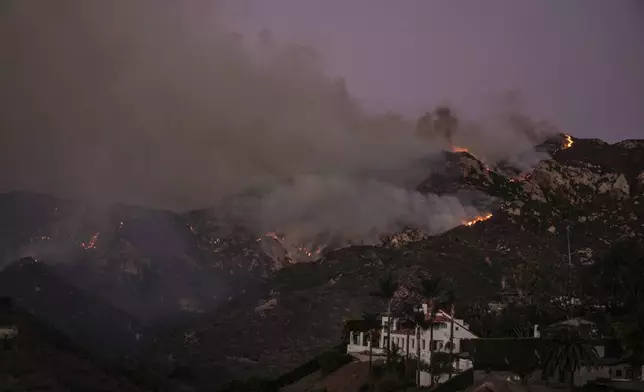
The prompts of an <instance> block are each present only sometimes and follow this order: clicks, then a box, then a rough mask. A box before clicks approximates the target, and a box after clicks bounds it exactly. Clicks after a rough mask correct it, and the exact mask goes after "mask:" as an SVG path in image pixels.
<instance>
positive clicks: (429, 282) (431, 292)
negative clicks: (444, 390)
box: [418, 276, 442, 380]
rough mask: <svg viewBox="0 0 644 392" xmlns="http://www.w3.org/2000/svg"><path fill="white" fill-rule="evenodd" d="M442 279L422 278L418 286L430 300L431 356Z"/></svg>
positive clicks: (427, 299)
mask: <svg viewBox="0 0 644 392" xmlns="http://www.w3.org/2000/svg"><path fill="white" fill-rule="evenodd" d="M441 281H442V278H441V277H440V276H436V277H431V278H424V277H423V278H420V283H419V285H418V286H419V287H418V294H420V295H421V296H422V297H423V298H425V300H426V301H427V302H429V309H428V311H429V320H430V322H429V325H428V328H429V352H430V357H431V355H433V352H434V349H433V346H434V319H435V318H436V314H437V313H438V306H437V305H438V304H437V302H436V298H437V297H438V296H439V295H440V294H441V288H440V286H441ZM430 379H431V380H434V377H433V376H431V377H430Z"/></svg>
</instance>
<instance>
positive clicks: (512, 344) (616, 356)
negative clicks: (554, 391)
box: [466, 337, 641, 387]
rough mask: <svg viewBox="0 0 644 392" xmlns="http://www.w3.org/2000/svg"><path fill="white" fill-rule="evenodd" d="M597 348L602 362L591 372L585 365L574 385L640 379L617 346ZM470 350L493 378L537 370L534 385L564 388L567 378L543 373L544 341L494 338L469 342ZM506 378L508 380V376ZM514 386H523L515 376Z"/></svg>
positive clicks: (597, 342) (601, 342)
mask: <svg viewBox="0 0 644 392" xmlns="http://www.w3.org/2000/svg"><path fill="white" fill-rule="evenodd" d="M588 342H589V343H590V344H593V345H594V346H595V350H596V351H597V355H598V358H597V359H596V361H595V365H594V366H591V367H590V369H589V368H588V367H587V366H586V364H583V365H582V367H581V368H580V369H579V370H578V371H577V372H575V374H574V376H573V383H574V385H575V386H584V385H586V384H588V383H590V382H594V381H596V380H625V379H632V378H637V376H638V374H641V369H639V370H638V369H632V368H631V367H630V366H629V365H628V364H626V363H625V362H624V361H623V360H621V359H620V352H619V351H620V350H619V347H618V346H617V345H616V344H615V342H613V341H610V340H606V339H591V340H589V341H588ZM466 346H467V347H466V348H467V349H468V350H470V351H471V353H472V358H473V366H474V369H475V370H476V371H477V372H479V371H480V372H483V373H481V374H484V373H491V374H497V375H498V374H501V373H503V374H505V373H508V372H510V373H512V372H514V371H515V370H516V369H530V368H532V369H535V370H534V371H533V372H532V375H531V376H530V377H529V384H530V385H542V386H545V385H548V386H554V387H563V386H564V384H565V378H564V375H563V374H559V373H558V372H555V374H553V375H551V376H549V377H545V376H543V375H542V372H541V370H540V369H539V365H538V364H539V363H540V359H541V358H544V357H545V356H546V355H547V354H546V353H545V352H544V349H545V347H546V346H545V342H544V340H543V338H540V337H532V338H496V339H494V338H491V339H476V340H472V341H471V342H468V343H467V344H466ZM504 377H505V376H504ZM513 382H519V378H518V375H517V374H515V375H514V378H513Z"/></svg>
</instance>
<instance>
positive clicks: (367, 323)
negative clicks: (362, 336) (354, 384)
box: [362, 313, 380, 380]
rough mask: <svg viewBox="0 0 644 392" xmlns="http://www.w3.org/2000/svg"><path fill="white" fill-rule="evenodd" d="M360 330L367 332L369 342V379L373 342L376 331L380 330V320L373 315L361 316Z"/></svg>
mask: <svg viewBox="0 0 644 392" xmlns="http://www.w3.org/2000/svg"><path fill="white" fill-rule="evenodd" d="M362 324H363V325H362V328H363V329H364V330H365V331H366V332H367V336H368V338H367V339H368V342H369V379H370V380H371V371H372V368H373V341H374V337H375V334H376V331H377V330H378V329H380V320H379V319H378V315H376V314H375V313H364V314H363V315H362Z"/></svg>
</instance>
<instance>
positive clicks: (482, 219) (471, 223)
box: [463, 214, 492, 226]
mask: <svg viewBox="0 0 644 392" xmlns="http://www.w3.org/2000/svg"><path fill="white" fill-rule="evenodd" d="M491 217H492V214H487V215H482V216H477V217H476V218H474V219H472V220H471V221H469V222H463V225H465V226H472V225H474V224H476V223H479V222H483V221H486V220H488V219H490V218H491Z"/></svg>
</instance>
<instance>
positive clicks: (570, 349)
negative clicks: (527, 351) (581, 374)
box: [543, 329, 598, 390]
mask: <svg viewBox="0 0 644 392" xmlns="http://www.w3.org/2000/svg"><path fill="white" fill-rule="evenodd" d="M597 357H598V355H597V351H596V350H595V347H594V346H592V345H591V344H588V343H587V342H585V341H584V340H582V339H581V338H580V336H579V334H578V333H576V331H574V330H572V329H562V330H559V331H557V333H556V334H555V335H554V336H553V337H551V338H550V339H548V343H547V345H546V356H545V360H544V361H543V372H544V373H545V374H546V375H553V374H554V373H555V372H557V373H559V374H563V376H564V380H565V383H566V386H567V387H568V388H569V389H570V390H572V389H573V388H574V375H575V373H576V372H577V371H578V370H579V369H581V367H582V366H584V365H585V366H586V367H587V368H588V370H589V371H590V369H591V368H592V367H595V366H596V363H597V362H596V360H597Z"/></svg>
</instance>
